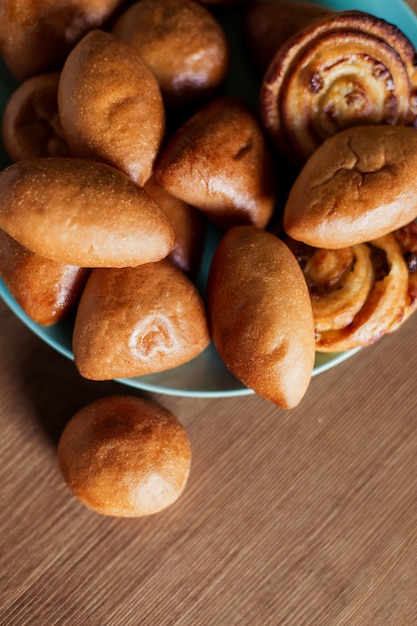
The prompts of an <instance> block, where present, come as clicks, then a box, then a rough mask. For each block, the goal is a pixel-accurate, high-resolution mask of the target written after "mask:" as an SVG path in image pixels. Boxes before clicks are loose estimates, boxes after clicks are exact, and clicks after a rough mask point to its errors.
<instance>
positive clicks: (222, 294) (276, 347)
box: [207, 226, 315, 409]
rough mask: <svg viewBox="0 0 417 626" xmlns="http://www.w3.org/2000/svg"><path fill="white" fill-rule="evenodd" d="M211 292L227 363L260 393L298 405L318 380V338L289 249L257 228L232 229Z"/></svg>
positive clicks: (215, 332)
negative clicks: (314, 375) (314, 379)
mask: <svg viewBox="0 0 417 626" xmlns="http://www.w3.org/2000/svg"><path fill="white" fill-rule="evenodd" d="M207 298H208V311H209V320H210V324H211V331H212V336H213V341H214V344H215V346H216V349H217V351H218V353H219V355H220V357H221V358H222V360H223V362H224V363H225V365H226V367H228V368H229V370H230V371H231V372H232V373H233V374H234V375H235V376H236V377H237V378H238V379H239V380H241V381H242V382H243V383H244V384H245V385H246V386H247V387H249V388H251V389H253V391H255V392H256V393H257V394H259V395H260V396H263V397H264V398H266V399H268V400H270V401H272V402H274V403H275V404H277V405H278V406H280V407H281V408H285V409H289V408H293V407H295V406H296V405H297V404H298V403H299V402H300V401H301V399H302V397H303V396H304V394H305V392H306V390H307V388H308V386H309V383H310V378H311V374H312V370H313V367H314V359H315V336H314V323H313V314H312V308H311V301H310V296H309V292H308V288H307V284H306V281H305V279H304V276H303V273H302V270H301V269H300V266H299V265H298V263H297V260H296V259H295V257H294V255H293V254H292V252H291V251H290V250H289V248H288V247H287V246H286V245H285V244H284V243H283V242H282V241H281V240H280V239H278V237H276V236H275V235H273V234H272V233H270V232H268V231H265V230H262V229H260V228H257V227H255V226H235V227H233V228H231V229H229V230H228V231H227V232H226V233H225V235H224V236H223V238H222V240H221V241H220V243H219V245H218V248H217V249H216V252H215V254H214V257H213V261H212V265H211V267H210V272H209V278H208V285H207Z"/></svg>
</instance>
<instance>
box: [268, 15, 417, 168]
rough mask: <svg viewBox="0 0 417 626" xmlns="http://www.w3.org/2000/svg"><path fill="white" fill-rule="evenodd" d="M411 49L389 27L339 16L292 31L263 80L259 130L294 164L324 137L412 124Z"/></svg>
mask: <svg viewBox="0 0 417 626" xmlns="http://www.w3.org/2000/svg"><path fill="white" fill-rule="evenodd" d="M415 56H416V51H415V48H414V46H413V45H412V43H411V42H410V40H409V39H408V38H407V37H406V36H405V35H404V34H403V33H402V31H400V30H399V29H398V28H397V27H396V26H394V25H392V24H389V23H388V22H386V21H385V20H382V19H380V18H377V17H374V16H372V15H369V14H367V13H364V12H361V11H341V12H336V13H335V14H333V15H328V16H326V17H324V18H323V19H321V20H319V21H315V22H314V23H313V24H311V25H309V26H307V27H305V28H303V29H301V30H299V31H297V33H295V34H294V35H293V36H292V37H291V38H290V39H289V40H288V41H287V42H286V43H285V44H284V45H283V46H281V48H280V49H279V50H278V52H277V53H276V55H275V57H274V58H273V60H272V61H271V63H270V65H269V68H268V70H267V72H266V74H265V76H264V79H263V83H262V88H261V94H260V107H261V114H262V122H263V125H264V127H265V129H266V131H267V132H268V134H269V135H270V137H271V139H272V141H273V142H274V143H275V145H276V147H277V148H278V149H279V151H280V152H281V153H282V154H283V155H284V156H285V157H286V158H288V159H289V160H290V161H292V162H293V163H295V164H297V165H299V164H302V163H304V162H305V161H306V159H307V158H308V157H309V156H310V155H311V154H312V152H313V151H314V150H315V149H316V148H317V147H318V145H320V144H321V143H322V142H323V141H324V139H326V138H327V137H329V136H331V135H333V134H335V133H336V132H338V131H340V130H342V129H344V128H348V127H351V126H357V125H364V124H392V125H413V124H414V123H415V119H416V115H417V104H416V91H415V87H416V84H417V80H416V69H415V66H414V63H415Z"/></svg>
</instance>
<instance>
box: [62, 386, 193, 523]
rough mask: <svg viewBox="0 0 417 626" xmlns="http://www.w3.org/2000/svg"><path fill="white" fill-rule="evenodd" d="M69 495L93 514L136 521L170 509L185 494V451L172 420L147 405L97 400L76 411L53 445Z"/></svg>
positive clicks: (130, 399) (135, 400)
mask: <svg viewBox="0 0 417 626" xmlns="http://www.w3.org/2000/svg"><path fill="white" fill-rule="evenodd" d="M58 461H59V466H60V469H61V471H62V474H63V476H64V479H65V481H66V483H67V485H68V487H69V488H70V490H71V491H72V493H73V494H74V495H75V496H76V497H77V498H78V499H79V500H80V501H81V502H82V503H83V504H85V505H86V506H87V507H89V508H90V509H93V510H94V511H96V512H97V513H101V514H103V515H110V516H114V517H142V516H145V515H152V514H154V513H158V512H160V511H162V510H163V509H165V508H167V507H168V506H170V505H171V504H173V503H174V502H175V501H176V500H177V499H178V498H179V497H180V495H181V494H182V492H183V491H184V489H185V486H186V482H187V479H188V476H189V472H190V464H191V450H190V442H189V439H188V436H187V433H186V431H185V429H184V427H183V426H182V424H180V422H179V421H178V419H177V418H176V417H175V416H174V415H173V414H172V413H171V412H170V411H168V410H167V409H165V408H164V407H162V406H160V405H159V404H156V403H155V402H153V401H150V400H145V399H144V398H139V397H135V396H129V395H119V396H108V397H103V398H100V399H98V400H95V401H93V402H92V403H90V404H88V405H86V406H84V407H83V408H82V409H80V410H79V411H78V412H77V413H76V414H75V415H74V416H73V417H72V418H71V419H70V421H69V422H68V423H67V425H66V427H65V428H64V431H63V432H62V435H61V437H60V441H59V444H58Z"/></svg>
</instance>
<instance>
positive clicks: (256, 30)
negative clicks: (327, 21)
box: [243, 0, 333, 74]
mask: <svg viewBox="0 0 417 626" xmlns="http://www.w3.org/2000/svg"><path fill="white" fill-rule="evenodd" d="M332 12H333V11H332V9H329V8H328V7H324V6H321V5H320V4H310V2H291V1H286V0H259V1H258V2H251V3H249V4H248V5H247V7H246V8H245V12H244V21H243V27H244V33H245V41H246V44H247V46H248V49H249V51H250V53H251V55H252V57H253V59H254V60H255V62H256V65H257V67H258V68H259V70H260V71H261V73H262V74H264V73H265V72H266V70H267V68H268V65H269V64H270V62H271V61H272V59H273V57H274V55H275V54H276V53H277V51H278V49H279V48H280V47H281V46H282V45H283V44H284V43H285V42H286V41H287V40H288V39H289V38H290V37H291V36H292V35H294V33H296V32H297V31H298V30H300V29H301V28H303V27H305V26H306V25H308V24H310V23H311V22H313V20H316V19H318V18H322V17H324V16H325V15H328V14H330V13H332Z"/></svg>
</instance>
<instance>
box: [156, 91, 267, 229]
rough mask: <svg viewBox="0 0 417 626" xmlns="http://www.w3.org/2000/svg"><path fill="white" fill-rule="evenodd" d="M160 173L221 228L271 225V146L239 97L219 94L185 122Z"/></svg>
mask: <svg viewBox="0 0 417 626" xmlns="http://www.w3.org/2000/svg"><path fill="white" fill-rule="evenodd" d="M155 177H156V180H157V181H158V182H159V184H160V185H162V187H164V188H165V189H166V190H167V191H168V192H169V193H171V194H172V195H173V196H176V197H177V198H180V199H181V200H184V202H187V203H188V204H191V205H192V206H195V207H197V208H198V209H199V210H200V211H202V212H203V213H204V214H205V215H206V217H208V218H209V219H210V220H211V221H212V222H214V223H215V224H216V225H217V226H218V227H219V228H221V229H227V228H229V227H230V226H236V225H239V224H254V225H255V226H259V227H261V228H263V227H265V226H266V224H267V223H268V221H269V219H270V217H271V215H272V212H273V208H274V202H275V189H274V183H273V181H274V176H273V169H272V162H271V155H270V153H269V150H268V147H267V144H266V142H265V139H264V137H263V134H262V131H261V128H260V126H259V124H258V122H257V120H256V118H255V117H254V116H253V114H252V113H251V111H250V110H249V108H248V107H247V106H246V105H245V104H244V103H243V102H242V101H241V100H240V99H238V98H233V97H230V96H224V97H221V98H216V99H215V100H212V101H211V102H209V103H208V104H206V105H205V106H204V107H203V108H201V109H200V110H199V111H198V112H197V113H196V114H195V115H193V116H192V117H191V118H190V119H189V120H188V121H187V122H185V124H183V125H182V126H181V127H180V128H179V129H178V130H177V132H176V133H175V134H174V136H173V137H172V138H171V139H170V141H169V142H168V144H167V145H166V146H165V147H164V149H163V150H162V152H161V155H160V157H159V158H158V161H157V164H156V167H155Z"/></svg>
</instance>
